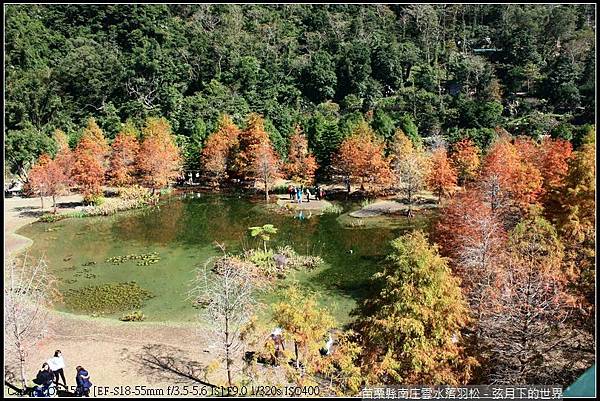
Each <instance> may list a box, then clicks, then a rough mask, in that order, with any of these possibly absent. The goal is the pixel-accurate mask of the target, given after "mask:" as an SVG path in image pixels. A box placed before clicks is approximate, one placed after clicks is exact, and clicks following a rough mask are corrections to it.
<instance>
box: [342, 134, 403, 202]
mask: <svg viewBox="0 0 600 401" xmlns="http://www.w3.org/2000/svg"><path fill="white" fill-rule="evenodd" d="M383 150H384V143H383V141H381V140H378V139H377V138H376V136H375V133H374V132H373V130H372V129H371V128H370V127H369V125H368V124H367V123H365V122H362V123H360V124H359V125H358V126H357V127H356V128H355V129H354V131H353V133H352V135H350V136H349V137H348V138H346V139H344V141H343V142H342V144H341V145H340V148H339V150H338V153H337V155H336V158H335V166H336V168H337V169H338V170H339V171H340V172H341V173H342V174H343V175H344V176H345V177H346V178H347V179H348V181H349V184H348V191H350V185H351V183H352V182H356V181H358V182H360V185H361V189H364V186H365V184H367V185H370V186H371V187H374V188H378V187H382V186H385V185H389V184H390V183H391V182H392V181H393V174H392V171H391V168H390V163H389V160H388V159H387V158H386V157H385V156H384V154H383Z"/></svg>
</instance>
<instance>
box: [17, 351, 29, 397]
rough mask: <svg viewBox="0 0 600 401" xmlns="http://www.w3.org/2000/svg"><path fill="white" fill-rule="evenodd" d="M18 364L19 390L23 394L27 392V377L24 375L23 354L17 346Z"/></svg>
mask: <svg viewBox="0 0 600 401" xmlns="http://www.w3.org/2000/svg"><path fill="white" fill-rule="evenodd" d="M19 364H20V365H21V366H20V368H21V388H22V389H23V394H25V391H26V390H27V375H26V374H25V353H24V352H23V349H22V346H21V345H20V344H19Z"/></svg>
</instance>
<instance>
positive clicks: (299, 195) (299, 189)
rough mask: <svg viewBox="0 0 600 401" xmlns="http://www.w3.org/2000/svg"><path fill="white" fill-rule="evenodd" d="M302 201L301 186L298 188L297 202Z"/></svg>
mask: <svg viewBox="0 0 600 401" xmlns="http://www.w3.org/2000/svg"><path fill="white" fill-rule="evenodd" d="M301 203H302V187H300V188H298V204H301Z"/></svg>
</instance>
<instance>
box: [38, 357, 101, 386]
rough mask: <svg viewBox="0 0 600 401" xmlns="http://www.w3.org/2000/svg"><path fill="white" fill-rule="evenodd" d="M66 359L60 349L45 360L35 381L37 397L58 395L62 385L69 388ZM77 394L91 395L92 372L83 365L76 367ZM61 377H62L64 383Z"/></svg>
mask: <svg viewBox="0 0 600 401" xmlns="http://www.w3.org/2000/svg"><path fill="white" fill-rule="evenodd" d="M64 369H65V360H64V359H63V356H62V353H61V352H60V350H56V352H54V356H53V357H52V358H50V359H48V361H47V362H44V364H43V365H42V369H40V371H39V372H38V374H37V376H36V378H35V379H34V380H33V382H34V383H35V384H36V387H34V389H33V395H34V396H35V397H58V386H59V385H62V386H63V387H64V388H65V389H67V388H68V387H67V380H66V379H65V371H64ZM75 370H76V372H77V373H76V375H75V383H76V387H75V396H77V397H89V396H90V388H91V387H92V382H91V381H90V374H89V373H88V371H87V370H86V369H85V368H83V366H77V367H76V368H75ZM59 379H62V384H61V383H60V381H59Z"/></svg>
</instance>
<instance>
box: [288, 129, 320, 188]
mask: <svg viewBox="0 0 600 401" xmlns="http://www.w3.org/2000/svg"><path fill="white" fill-rule="evenodd" d="M317 168H318V166H317V160H316V159H315V157H314V156H313V155H312V154H310V153H309V151H308V140H307V139H306V136H305V135H304V134H303V133H302V129H301V128H300V125H296V129H295V131H294V134H293V135H292V137H291V138H290V149H289V152H288V160H287V163H286V164H285V165H284V170H285V172H286V174H287V176H288V178H289V179H291V180H293V181H297V182H299V183H302V184H305V185H311V184H312V183H313V181H314V179H315V171H317Z"/></svg>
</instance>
